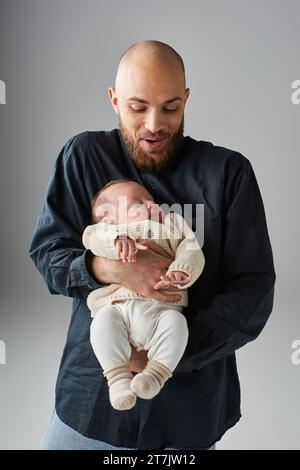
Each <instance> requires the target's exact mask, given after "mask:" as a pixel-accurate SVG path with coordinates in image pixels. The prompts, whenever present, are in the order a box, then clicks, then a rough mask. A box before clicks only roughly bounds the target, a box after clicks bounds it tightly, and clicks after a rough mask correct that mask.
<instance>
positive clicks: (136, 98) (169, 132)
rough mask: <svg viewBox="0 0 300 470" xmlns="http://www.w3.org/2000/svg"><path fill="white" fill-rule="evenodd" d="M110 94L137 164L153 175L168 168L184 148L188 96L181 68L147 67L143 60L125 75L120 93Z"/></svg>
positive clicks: (148, 65) (126, 143)
mask: <svg viewBox="0 0 300 470" xmlns="http://www.w3.org/2000/svg"><path fill="white" fill-rule="evenodd" d="M109 94H110V98H111V102H112V105H113V107H114V109H115V111H116V113H117V114H118V116H119V128H120V131H121V134H122V137H123V140H124V143H125V145H126V147H127V150H128V151H129V154H130V155H131V157H132V158H133V160H134V162H135V164H136V165H137V166H138V167H139V168H143V169H148V170H152V171H159V170H161V169H163V168H166V167H167V166H168V165H169V163H170V162H171V161H172V159H173V157H174V156H175V154H176V152H177V151H179V150H180V147H181V144H182V139H183V132H184V107H185V102H186V100H187V98H188V95H189V89H184V80H183V76H182V74H181V73H180V70H178V66H177V67H176V66H175V64H169V65H168V66H165V67H163V66H162V65H161V64H160V66H158V65H157V64H156V63H152V64H148V63H147V64H145V62H143V59H141V62H140V63H139V64H138V66H136V65H133V66H131V67H128V68H126V71H123V74H122V81H121V85H119V86H118V93H116V92H115V90H114V89H113V88H110V89H109ZM155 139H158V140H156V142H154V140H155ZM150 140H151V141H152V143H151V142H150Z"/></svg>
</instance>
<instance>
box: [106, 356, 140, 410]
mask: <svg viewBox="0 0 300 470" xmlns="http://www.w3.org/2000/svg"><path fill="white" fill-rule="evenodd" d="M103 375H104V376H106V378H107V383H108V386H109V400H110V403H111V405H112V407H113V408H115V409H116V410H129V409H130V408H133V406H134V405H135V403H136V394H135V393H134V392H133V391H132V390H131V388H130V382H131V380H132V378H133V374H132V372H131V370H130V369H129V365H128V363H125V364H120V365H118V366H115V367H112V368H110V369H108V370H106V371H104V372H103Z"/></svg>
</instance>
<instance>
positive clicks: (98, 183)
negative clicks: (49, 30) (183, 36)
mask: <svg viewBox="0 0 300 470" xmlns="http://www.w3.org/2000/svg"><path fill="white" fill-rule="evenodd" d="M108 92H109V99H110V101H111V104H112V106H113V109H114V111H115V112H116V114H117V115H118V119H119V127H118V128H117V129H113V130H111V131H93V132H82V133H80V134H78V135H76V136H74V137H72V138H71V139H69V140H68V142H67V143H66V144H65V145H64V147H63V148H62V150H61V152H60V154H59V155H58V157H57V159H56V162H55V165H54V167H53V170H52V172H51V176H50V181H49V183H48V187H47V190H46V194H45V197H44V200H43V204H42V208H41V212H40V214H39V217H38V221H37V224H36V227H35V230H34V234H33V237H32V241H31V245H30V249H29V254H30V257H31V258H32V260H33V262H34V263H35V265H36V267H37V269H38V270H39V272H40V273H41V274H42V276H43V277H44V279H45V282H46V285H47V287H48V289H49V292H50V293H51V294H61V295H65V296H68V297H72V298H73V309H72V318H71V323H70V327H69V331H68V336H67V340H66V345H65V348H64V352H63V356H62V360H61V364H60V369H59V374H58V378H57V383H56V396H55V409H54V412H53V416H52V420H51V423H50V425H49V429H48V434H47V438H46V442H45V448H46V449H111V450H113V449H147V450H150V449H169V448H170V449H185V450H187V449H210V448H214V447H213V445H214V443H215V442H216V441H218V440H220V439H221V438H222V436H223V435H224V433H225V432H226V431H227V429H229V428H230V427H232V426H234V425H235V424H236V423H237V422H238V421H239V419H240V417H241V410H240V387H239V379H238V374H237V368H236V359H235V351H236V350H237V349H238V348H240V347H242V346H243V345H245V344H247V343H248V342H249V341H252V340H254V339H255V338H256V337H257V336H258V335H259V334H260V332H261V330H262V329H263V327H264V325H265V324H266V322H267V320H268V317H269V315H270V313H271V311H272V308H273V297H274V285H275V278H276V276H275V271H274V264H273V256H272V248H271V244H270V239H269V235H268V229H267V224H266V217H265V212H264V206H263V202H262V198H261V194H260V190H259V187H258V184H257V181H256V177H255V174H254V171H253V168H252V165H251V163H250V161H249V160H248V159H247V158H246V157H245V156H243V155H242V154H241V153H239V152H237V151H234V150H231V149H227V148H224V147H220V146H217V145H214V144H212V143H211V142H206V141H201V140H199V141H198V140H195V139H193V138H191V137H189V136H184V135H183V132H184V109H185V104H186V101H187V99H188V97H189V89H188V88H186V79H185V69H184V64H183V61H182V59H181V57H180V56H179V54H178V53H177V52H176V51H175V50H174V49H173V48H172V47H170V46H169V45H167V44H165V43H162V42H159V41H154V40H148V41H142V42H140V43H136V44H134V45H133V46H131V47H130V48H128V49H127V51H125V53H124V54H123V55H122V57H121V59H120V62H119V67H118V71H117V75H116V80H115V86H114V87H110V88H109V90H108ZM120 178H127V179H130V180H134V181H136V182H138V183H140V184H142V185H143V186H145V187H146V189H147V190H148V191H149V192H150V193H151V194H152V196H153V197H154V199H155V200H156V202H157V203H158V204H167V205H168V206H169V207H172V206H173V205H177V206H176V207H177V209H178V207H179V208H181V209H182V214H183V215H184V216H185V213H184V206H185V204H188V205H190V206H191V207H192V209H193V210H192V215H191V217H190V220H189V221H188V222H189V224H190V226H191V227H192V229H193V230H196V226H197V225H198V219H199V214H200V213H201V212H199V211H198V207H199V206H200V207H201V205H203V206H204V220H202V221H201V225H202V223H204V240H199V242H200V243H201V246H202V245H203V253H204V256H205V259H206V264H205V268H204V271H203V274H202V276H201V277H200V278H199V280H198V281H196V282H195V284H194V285H193V286H192V287H191V288H190V289H189V291H188V293H189V302H188V306H187V307H185V308H184V310H183V314H184V315H185V317H186V319H187V325H188V329H189V339H188V344H187V347H186V350H185V353H184V355H183V357H182V359H181V360H180V362H179V364H178V366H177V367H176V369H175V370H174V373H173V376H172V377H171V378H170V379H169V380H168V381H167V383H166V384H165V387H164V389H163V390H162V392H161V393H160V394H159V395H157V396H156V397H155V398H153V399H151V400H147V399H138V400H137V403H136V405H135V406H134V407H133V408H132V409H130V410H126V411H118V410H115V409H113V408H112V407H111V405H110V402H109V396H108V389H107V384H106V381H105V378H104V377H103V374H102V372H103V371H102V370H101V367H100V366H99V363H98V361H97V359H96V357H95V355H94V353H93V351H92V349H91V345H90V341H89V331H90V323H91V317H90V314H89V311H88V308H87V305H86V298H87V296H88V294H89V293H90V292H91V291H92V290H94V289H97V288H101V287H104V286H106V285H107V284H112V283H119V284H122V285H123V286H125V287H126V288H129V289H131V290H132V291H134V292H137V293H139V294H141V295H144V296H146V297H150V298H153V299H154V300H159V301H162V302H173V301H175V300H176V298H177V297H176V296H177V295H178V291H179V289H178V288H176V287H175V286H173V287H172V286H170V288H169V293H168V294H167V293H166V292H165V293H162V292H159V291H157V290H155V289H154V285H155V284H156V283H157V282H158V281H159V279H160V278H161V276H164V275H165V273H166V270H167V269H168V266H169V264H170V262H171V260H170V259H169V258H167V257H164V256H163V254H158V253H156V252H155V251H153V250H152V249H151V243H150V241H149V242H148V247H149V249H148V250H146V251H140V252H139V253H138V254H137V256H136V262H135V263H134V267H133V266H132V263H122V260H109V259H105V258H101V257H97V256H93V254H92V253H91V252H90V251H89V250H85V249H84V247H83V246H82V233H83V231H84V229H85V227H86V226H87V225H89V224H91V220H92V213H91V207H92V202H93V198H94V197H95V194H96V193H97V192H98V191H99V190H100V189H101V188H102V187H104V186H105V185H106V184H107V183H108V182H109V181H111V180H113V179H120ZM200 238H201V237H200ZM203 242H204V243H203ZM144 243H147V241H144ZM147 360H148V359H147V351H140V352H137V351H135V350H134V348H132V355H131V358H130V366H131V370H132V372H134V373H137V372H140V371H142V370H143V369H144V368H145V366H146V364H147Z"/></svg>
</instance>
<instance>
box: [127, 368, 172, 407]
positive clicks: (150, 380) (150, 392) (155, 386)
mask: <svg viewBox="0 0 300 470" xmlns="http://www.w3.org/2000/svg"><path fill="white" fill-rule="evenodd" d="M170 377H172V371H171V370H170V369H169V368H168V367H166V366H165V365H164V364H161V363H160V362H158V361H155V360H149V361H148V362H147V365H146V367H145V369H144V370H143V371H142V372H140V373H139V374H137V375H136V376H135V377H134V378H133V379H132V381H131V383H130V388H131V390H132V391H133V392H134V393H135V394H136V395H137V396H138V397H140V398H146V399H150V398H153V397H155V395H157V394H158V393H159V392H160V390H161V389H162V387H163V386H164V384H165V382H166V381H167V380H168V379H169V378H170Z"/></svg>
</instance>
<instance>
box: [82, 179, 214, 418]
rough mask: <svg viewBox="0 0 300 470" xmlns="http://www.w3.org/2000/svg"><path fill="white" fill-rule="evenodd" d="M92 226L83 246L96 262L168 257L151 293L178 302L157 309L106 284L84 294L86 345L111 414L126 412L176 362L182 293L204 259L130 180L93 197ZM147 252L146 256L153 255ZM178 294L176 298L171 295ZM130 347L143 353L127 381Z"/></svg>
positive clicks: (184, 333)
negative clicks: (139, 368)
mask: <svg viewBox="0 0 300 470" xmlns="http://www.w3.org/2000/svg"><path fill="white" fill-rule="evenodd" d="M92 216H93V222H95V223H94V224H93V225H88V226H87V227H86V228H85V230H84V233H83V236H82V241H83V245H84V246H85V248H86V249H89V250H91V252H92V253H93V254H94V255H96V256H101V257H104V258H108V259H114V260H117V259H119V260H122V261H123V262H126V263H127V262H128V263H132V275H134V263H135V261H136V257H137V256H139V253H138V252H139V251H141V250H147V249H149V248H150V247H149V246H148V247H147V243H145V242H146V241H147V240H149V242H152V246H153V247H155V248H154V250H155V251H157V252H158V253H160V254H163V255H164V256H167V257H169V258H170V260H172V261H171V263H170V265H169V268H168V271H167V273H166V275H165V276H161V279H160V280H159V281H158V282H157V283H156V285H155V286H154V288H155V289H158V290H160V291H161V292H163V293H168V290H167V289H168V287H169V286H176V287H178V288H179V289H181V290H180V295H181V300H179V301H176V302H172V303H171V302H170V303H165V302H160V301H158V300H155V299H153V298H147V297H145V296H143V295H141V294H139V293H138V292H134V291H132V290H130V289H127V288H126V287H124V286H122V285H121V284H114V283H113V284H108V285H106V286H104V287H100V288H98V289H95V290H94V291H92V292H90V294H89V295H88V297H87V305H88V307H89V309H90V311H91V316H92V322H91V329H90V340H91V345H92V348H93V350H94V353H95V355H96V357H97V359H98V361H99V363H100V365H101V367H102V369H103V375H104V376H105V377H106V379H107V383H108V387H109V399H110V403H111V405H112V407H113V408H115V409H116V410H128V409H130V408H132V407H133V406H134V405H135V403H136V398H137V397H140V398H144V399H151V398H153V397H155V396H156V395H157V394H158V393H159V392H160V390H161V389H162V388H163V386H164V384H165V382H166V381H167V380H168V379H169V378H170V377H172V373H173V371H174V369H175V368H176V366H177V364H178V362H179V361H180V359H181V357H182V355H183V353H184V351H185V348H186V345H187V341H188V327H187V321H186V318H185V316H184V315H183V313H182V309H183V307H184V306H187V305H188V291H187V288H188V287H190V286H191V285H192V284H193V283H194V282H195V281H196V280H197V279H198V277H199V276H200V274H201V273H202V271H203V268H204V264H205V261H204V255H203V252H202V250H201V248H200V246H199V244H198V242H197V239H196V237H195V234H194V232H193V231H192V230H191V228H190V227H189V226H188V224H187V223H186V221H185V219H184V218H183V217H182V216H180V215H179V214H177V213H175V212H169V213H167V214H165V213H164V212H163V211H162V210H161V208H160V207H159V205H158V204H156V203H155V202H154V200H153V198H152V196H151V195H150V194H149V192H148V191H147V190H146V188H145V187H144V186H142V185H140V184H138V183H136V182H135V181H131V180H125V179H124V180H113V181H111V182H109V183H108V184H107V185H105V186H104V187H103V188H102V189H101V190H100V191H99V192H98V193H97V194H96V196H95V197H94V200H93V205H92ZM152 246H151V249H152ZM178 292H179V291H178ZM131 345H132V346H133V347H134V348H136V350H137V351H140V350H141V349H144V350H146V351H147V357H148V362H147V365H146V367H145V369H144V370H143V371H141V372H140V373H138V374H136V375H135V376H133V373H132V371H131V370H130V367H129V360H130V356H131Z"/></svg>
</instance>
